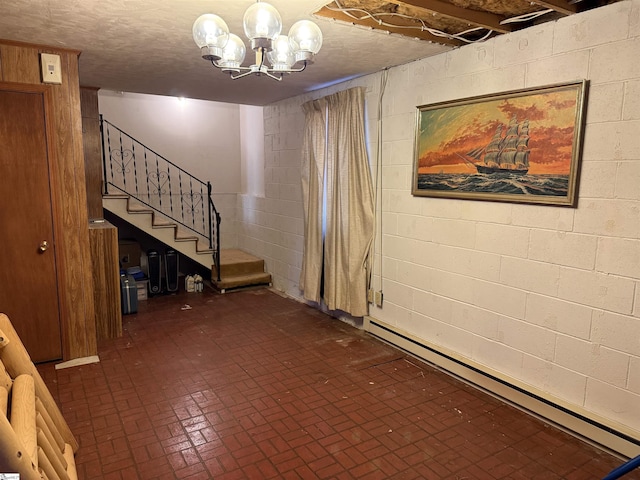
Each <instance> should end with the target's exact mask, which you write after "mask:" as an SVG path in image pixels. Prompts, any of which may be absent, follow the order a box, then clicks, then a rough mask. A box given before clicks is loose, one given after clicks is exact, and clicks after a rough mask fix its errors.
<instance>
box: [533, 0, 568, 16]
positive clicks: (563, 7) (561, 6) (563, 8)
mask: <svg viewBox="0 0 640 480" xmlns="http://www.w3.org/2000/svg"><path fill="white" fill-rule="evenodd" d="M533 3H535V4H537V5H540V6H541V7H544V8H550V9H551V10H555V11H556V12H558V13H562V14H564V15H573V14H574V13H578V7H577V6H576V4H575V3H574V4H570V3H569V2H567V1H566V0H546V1H538V0H534V1H533Z"/></svg>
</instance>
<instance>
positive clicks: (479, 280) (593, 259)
mask: <svg viewBox="0 0 640 480" xmlns="http://www.w3.org/2000/svg"><path fill="white" fill-rule="evenodd" d="M639 51H640V0H628V1H623V2H620V3H615V4H612V5H609V6H607V7H602V8H598V9H595V10H592V11H589V12H586V13H583V14H579V15H574V16H571V17H567V18H564V19H562V20H560V21H558V22H553V23H545V24H542V25H539V26H536V27H532V28H530V29H527V30H523V31H519V32H516V33H513V34H510V35H504V36H499V37H496V38H494V39H492V40H490V41H488V42H486V43H482V44H478V45H470V46H466V47H463V48H460V49H457V50H454V51H451V52H449V53H446V54H442V55H439V56H436V57H431V58H428V59H424V60H422V61H418V62H414V63H410V64H407V65H402V66H399V67H394V68H392V69H390V71H389V77H388V83H387V87H386V93H385V95H384V98H383V103H382V111H383V114H382V129H381V130H382V152H381V156H382V174H383V175H382V185H381V191H380V192H379V194H380V195H381V204H382V211H381V212H378V216H379V219H381V220H382V221H381V226H380V225H379V227H378V228H379V229H380V230H381V232H382V235H381V236H380V235H379V232H378V235H379V236H378V238H377V239H376V242H375V244H376V262H375V269H376V270H375V278H374V288H375V289H379V288H381V289H382V290H383V291H384V305H383V308H374V309H372V312H371V314H372V316H374V317H376V318H378V319H379V320H381V321H383V322H386V323H388V324H390V325H393V326H394V327H396V328H397V329H399V330H403V331H405V332H409V333H410V334H412V335H415V336H417V337H419V338H421V339H423V340H424V341H425V342H428V343H430V344H434V345H437V346H439V348H441V349H443V350H448V351H451V352H455V354H456V355H459V356H461V357H462V358H465V359H467V361H469V362H470V363H474V364H478V365H481V366H484V368H486V369H487V370H489V371H495V372H498V373H499V374H501V375H504V376H507V377H508V378H510V379H512V380H513V381H514V382H517V383H521V384H524V385H528V386H530V387H531V389H532V390H539V391H544V392H546V393H547V394H548V395H549V396H550V397H551V398H554V399H556V400H558V401H559V402H561V403H563V404H566V405H569V406H571V407H572V408H574V409H576V410H578V411H584V412H588V413H589V414H590V415H592V416H593V417H594V418H602V419H605V421H606V422H607V423H609V424H610V425H612V426H615V427H616V428H619V429H620V430H621V431H623V432H628V433H630V434H632V435H633V436H635V437H636V438H640V409H639V408H638V405H640V100H638V99H639V98H640V62H638V61H637V55H638V52H639ZM381 76H382V74H381V73H378V74H374V75H370V76H367V77H363V78H360V79H356V80H353V81H350V82H347V83H344V84H341V85H338V86H334V87H331V88H327V89H324V90H321V91H317V92H313V93H312V94H308V95H305V96H301V97H297V98H293V99H288V100H285V101H282V102H279V103H277V104H274V105H271V106H268V107H265V110H264V113H265V195H266V196H265V198H260V197H258V196H254V195H241V196H240V197H239V222H241V225H240V226H239V234H240V238H239V244H240V246H241V247H242V248H244V249H246V250H248V251H250V252H253V253H255V254H257V255H261V256H263V257H264V258H265V259H266V260H267V264H268V270H269V271H270V272H271V273H272V274H273V276H274V285H275V287H276V288H278V289H280V290H282V291H284V292H286V293H287V294H289V295H292V296H294V297H298V298H300V297H301V295H300V291H299V289H298V280H299V274H300V265H301V258H302V244H303V243H302V234H303V232H302V228H303V220H302V203H301V189H300V148H301V144H302V128H303V123H304V115H303V113H302V110H301V105H302V103H304V102H305V101H307V100H309V99H311V98H317V97H321V96H324V95H327V94H329V93H333V92H334V91H337V90H342V89H346V88H349V87H351V86H355V85H364V86H366V87H367V101H368V105H369V108H368V118H369V120H370V121H369V139H370V141H371V142H372V144H371V145H370V149H371V154H372V162H373V159H374V158H375V155H376V145H375V139H376V133H377V122H376V120H377V104H378V103H377V102H378V98H379V94H380V80H381ZM583 78H586V79H589V80H590V84H591V86H590V91H589V99H588V113H587V118H586V129H585V141H584V149H583V161H582V173H581V182H580V188H579V203H578V207H577V208H575V209H573V208H566V207H553V206H536V205H524V204H510V203H490V202H480V201H463V200H448V199H436V198H418V197H413V196H411V172H412V163H413V136H414V126H415V114H416V106H418V105H423V104H430V103H435V102H440V101H446V100H452V99H458V98H463V97H469V96H475V95H481V94H486V93H495V92H501V91H506V90H514V89H520V88H527V87H535V86H541V85H549V84H554V83H558V82H565V81H573V80H577V79H583Z"/></svg>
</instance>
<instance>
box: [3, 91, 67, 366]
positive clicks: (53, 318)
mask: <svg viewBox="0 0 640 480" xmlns="http://www.w3.org/2000/svg"><path fill="white" fill-rule="evenodd" d="M49 160H50V155H49V152H48V148H47V118H46V98H45V92H44V91H43V90H41V89H40V90H39V89H34V88H29V87H27V86H25V87H21V86H15V87H13V86H10V87H8V86H3V85H0V192H1V193H0V312H3V313H6V314H7V315H8V316H9V318H10V319H11V322H12V323H13V325H14V327H15V329H16V331H17V332H18V335H19V336H20V338H21V339H22V342H23V343H24V345H25V347H26V349H27V351H28V352H29V355H30V356H31V358H32V360H33V361H34V362H43V361H49V360H57V359H60V358H62V338H61V330H60V312H59V303H58V289H57V279H56V255H55V238H54V231H53V216H52V204H51V188H50V184H49V178H50V177H49V167H50V166H49Z"/></svg>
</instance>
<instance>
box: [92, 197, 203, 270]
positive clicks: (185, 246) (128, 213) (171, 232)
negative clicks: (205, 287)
mask: <svg viewBox="0 0 640 480" xmlns="http://www.w3.org/2000/svg"><path fill="white" fill-rule="evenodd" d="M102 206H103V208H104V209H105V210H108V211H109V212H111V213H113V214H114V215H116V216H117V217H119V218H121V219H122V220H124V221H126V222H128V223H129V224H131V225H133V226H134V227H136V228H138V229H140V230H142V231H143V232H144V233H146V234H147V235H150V236H152V237H153V238H156V239H158V240H160V241H161V242H162V243H164V244H165V245H167V246H169V247H171V248H173V249H174V250H176V251H178V252H180V253H181V254H182V255H186V256H187V257H189V258H190V259H191V260H193V261H195V262H197V263H199V264H200V265H202V266H203V267H206V268H207V269H209V268H212V266H211V264H212V255H213V249H211V248H209V246H208V245H207V244H206V243H205V240H204V239H203V238H202V237H199V236H198V235H195V234H190V233H189V232H186V231H185V230H184V229H182V228H180V227H179V226H178V224H177V223H175V222H172V221H171V219H170V218H168V217H166V216H164V215H162V214H161V213H159V212H157V211H155V210H153V209H152V208H149V207H147V206H146V205H144V204H142V203H139V202H136V201H135V199H133V198H131V197H130V196H129V195H126V194H122V193H111V194H105V195H103V196H102Z"/></svg>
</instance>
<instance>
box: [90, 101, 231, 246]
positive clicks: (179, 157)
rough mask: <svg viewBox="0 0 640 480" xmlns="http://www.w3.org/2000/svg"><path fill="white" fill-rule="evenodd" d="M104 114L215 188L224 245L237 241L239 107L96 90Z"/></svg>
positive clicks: (115, 123)
mask: <svg viewBox="0 0 640 480" xmlns="http://www.w3.org/2000/svg"><path fill="white" fill-rule="evenodd" d="M98 108H99V111H100V113H101V114H102V115H103V117H104V118H105V119H106V120H108V121H109V122H111V123H112V124H114V125H116V126H117V127H118V128H120V129H121V130H123V131H125V132H127V133H128V134H129V135H131V136H132V137H134V138H135V139H137V140H138V141H140V142H141V143H143V144H144V145H146V146H147V147H148V148H150V149H152V150H154V151H155V152H157V153H159V154H160V155H162V156H163V157H165V158H166V159H168V160H169V161H171V162H173V163H175V164H176V165H178V166H179V167H181V168H183V169H184V170H186V171H187V172H189V173H190V174H192V175H194V176H195V177H197V178H199V179H200V180H202V181H204V182H206V181H210V182H211V185H212V187H213V199H214V203H215V204H216V207H217V208H218V210H219V211H220V213H221V215H222V217H223V225H222V227H221V231H222V235H221V245H222V247H223V248H231V247H235V246H236V245H237V234H236V222H235V220H236V195H237V193H238V192H240V191H241V168H242V161H241V157H242V150H241V147H240V145H241V133H240V132H241V129H240V127H241V125H240V106H239V105H236V104H229V103H220V102H209V101H204V100H194V99H189V98H184V99H183V98H178V97H165V96H160V95H144V94H138V93H122V92H112V91H108V90H100V91H99V92H98Z"/></svg>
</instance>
